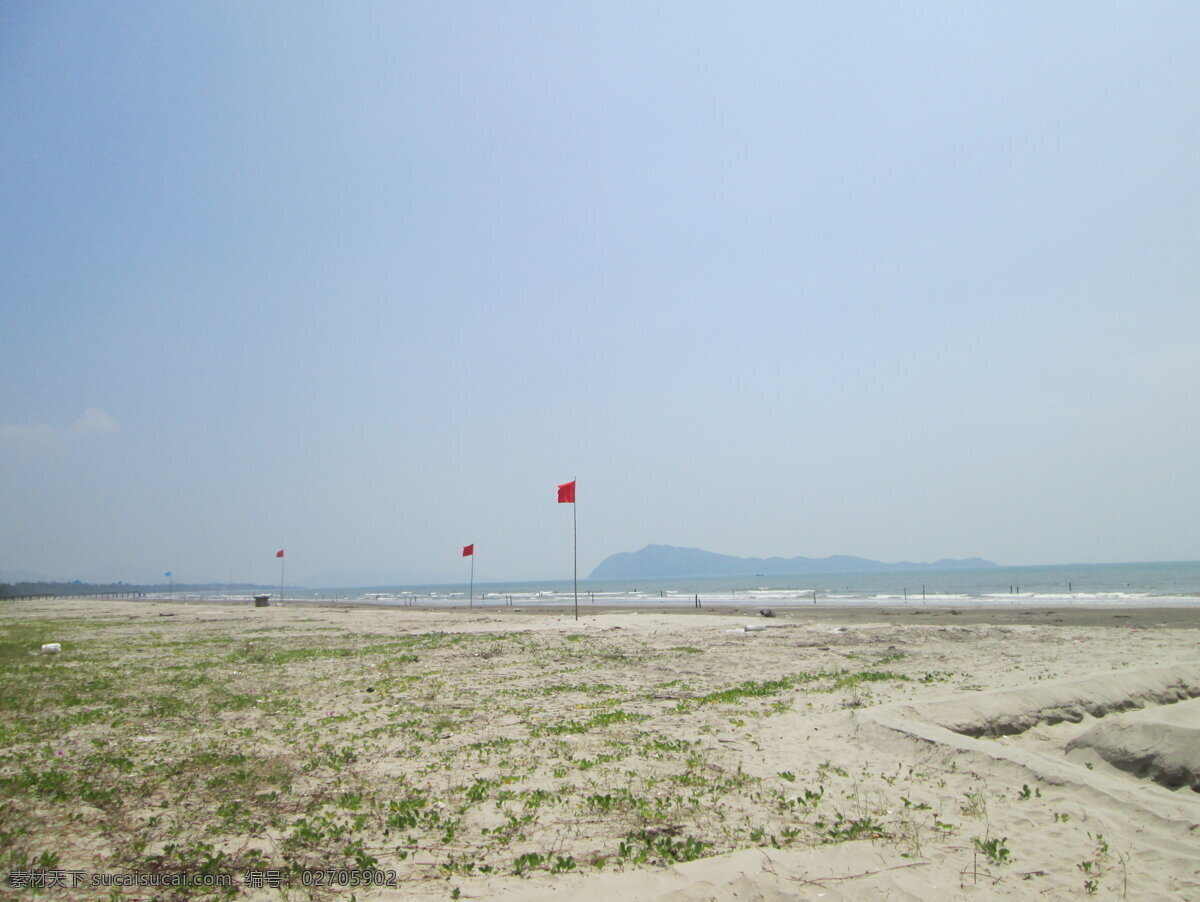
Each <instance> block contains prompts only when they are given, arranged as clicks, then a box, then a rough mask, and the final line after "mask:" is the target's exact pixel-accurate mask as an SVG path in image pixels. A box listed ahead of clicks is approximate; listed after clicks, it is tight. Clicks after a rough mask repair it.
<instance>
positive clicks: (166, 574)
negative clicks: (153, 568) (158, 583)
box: [163, 570, 171, 576]
mask: <svg viewBox="0 0 1200 902" xmlns="http://www.w3.org/2000/svg"><path fill="white" fill-rule="evenodd" d="M170 575H171V571H170V570H168V571H167V572H166V573H164V574H163V576H170Z"/></svg>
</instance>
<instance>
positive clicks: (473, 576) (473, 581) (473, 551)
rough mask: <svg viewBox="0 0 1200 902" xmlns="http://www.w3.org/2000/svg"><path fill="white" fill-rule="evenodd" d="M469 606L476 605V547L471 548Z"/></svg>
mask: <svg viewBox="0 0 1200 902" xmlns="http://www.w3.org/2000/svg"><path fill="white" fill-rule="evenodd" d="M467 606H468V607H471V608H473V607H475V548H474V546H472V548H471V600H470V602H469V603H468V605H467Z"/></svg>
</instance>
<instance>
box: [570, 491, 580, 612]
mask: <svg viewBox="0 0 1200 902" xmlns="http://www.w3.org/2000/svg"><path fill="white" fill-rule="evenodd" d="M571 481H572V482H575V480H574V479H572V480H571ZM571 536H572V539H573V545H574V552H575V619H576V620H578V619H579V505H578V504H577V503H576V502H575V499H573V498H572V499H571Z"/></svg>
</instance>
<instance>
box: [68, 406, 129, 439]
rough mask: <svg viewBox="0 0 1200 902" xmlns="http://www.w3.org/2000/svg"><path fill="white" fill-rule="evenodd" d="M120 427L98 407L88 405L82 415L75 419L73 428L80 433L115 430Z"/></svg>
mask: <svg viewBox="0 0 1200 902" xmlns="http://www.w3.org/2000/svg"><path fill="white" fill-rule="evenodd" d="M120 428H121V427H120V426H119V425H118V424H117V421H116V420H114V419H113V418H112V417H110V416H109V415H108V414H107V413H105V412H104V411H103V410H101V409H100V408H99V407H89V408H88V409H87V410H85V411H84V412H83V416H81V417H80V418H79V419H77V420H76V421H75V426H74V429H75V431H76V432H81V433H93V434H94V433H102V432H116V431H117V430H118V429H120Z"/></svg>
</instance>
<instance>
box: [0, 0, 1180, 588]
mask: <svg viewBox="0 0 1200 902" xmlns="http://www.w3.org/2000/svg"><path fill="white" fill-rule="evenodd" d="M1198 101H1200V6H1197V5H1196V4H1192V3H1156V2H1146V3H1136V4H1134V3H1083V2H1077V3H1076V2H1064V3H1055V4H1045V3H1004V4H999V3H997V4H965V3H953V4H951V3H945V4H943V3H910V2H906V3H882V2H880V3H863V4H841V3H826V4H797V3H790V2H783V3H771V2H755V3H750V4H697V3H690V2H680V3H654V4H646V3H623V2H612V0H606V2H603V3H588V2H583V3H572V4H562V3H558V2H545V3H525V2H506V3H497V4H480V3H455V2H446V3H442V2H439V3H424V2H412V3H403V4H395V3H377V4H373V3H359V2H353V3H338V4H328V3H265V2H251V3H246V2H208V3H190V4H179V3H172V4H163V3H157V2H120V3H117V2H74V3H61V2H42V3H20V2H15V0H10V2H5V3H2V4H0V123H3V126H2V127H0V574H2V573H4V572H7V573H8V574H10V577H9V578H13V577H12V576H11V575H12V574H35V575H40V576H44V577H50V578H55V579H76V578H79V579H84V580H94V581H115V580H125V581H128V582H140V581H149V580H158V579H161V576H162V574H163V573H165V572H167V571H171V572H172V573H173V574H174V579H175V580H176V581H177V582H206V581H210V580H211V581H219V582H224V581H226V580H227V579H232V580H234V581H250V582H260V583H266V584H270V583H272V582H273V581H277V580H278V577H279V568H278V561H277V559H276V557H275V552H276V551H277V550H278V549H280V548H286V550H287V558H286V562H287V568H288V569H287V578H288V582H289V583H292V582H295V583H297V584H303V583H305V582H306V581H307V582H309V583H311V584H318V583H320V582H322V581H323V580H328V579H329V578H330V576H331V575H336V576H337V577H346V575H347V574H360V575H362V578H363V579H365V580H366V581H367V582H370V581H371V580H370V578H369V577H372V576H373V577H377V578H379V579H380V580H381V581H383V582H387V581H396V582H402V581H429V580H443V579H445V580H462V581H465V580H466V578H467V574H468V562H467V561H466V560H464V559H463V558H462V557H461V556H460V552H461V547H462V546H463V545H465V544H467V543H471V542H473V543H475V545H476V553H477V556H476V559H475V565H476V574H475V579H476V580H477V581H499V580H514V581H523V580H537V579H565V578H570V576H571V572H572V513H575V514H577V517H578V556H579V569H580V573H581V574H586V573H588V572H590V571H591V569H592V568H593V567H595V566H596V565H597V564H598V563H599V562H600V561H601V560H603V559H604V558H605V557H606V556H608V555H610V554H613V553H616V552H620V551H633V550H636V549H638V548H641V547H642V546H644V545H646V544H651V543H660V544H672V545H683V546H693V547H699V548H704V549H707V550H711V551H715V552H719V553H723V554H734V555H744V556H764V557H765V556H771V555H780V556H785V557H791V556H795V555H804V556H807V557H823V556H826V555H830V554H852V555H860V556H864V557H869V558H874V559H878V560H885V561H898V560H911V561H928V560H934V559H938V558H943V557H952V558H959V557H970V556H981V557H985V558H988V559H991V560H994V561H997V562H1001V563H1005V564H1043V563H1066V562H1072V563H1075V562H1103V561H1151V560H1194V559H1197V558H1200V514H1198V508H1197V503H1196V500H1197V498H1198V497H1200V467H1198V466H1197V461H1200V425H1198V414H1200V410H1198V405H1197V401H1198V400H1200V396H1198V391H1197V390H1198V389H1200V292H1198V287H1197V286H1200V252H1198V251H1197V249H1198V247H1200V102H1198ZM572 478H575V479H577V480H578V503H577V507H576V510H575V511H574V512H572V511H571V509H570V508H569V506H568V505H559V504H557V503H556V501H555V486H556V485H557V484H558V483H560V482H565V481H567V480H569V479H572ZM335 581H338V580H336V579H335Z"/></svg>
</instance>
